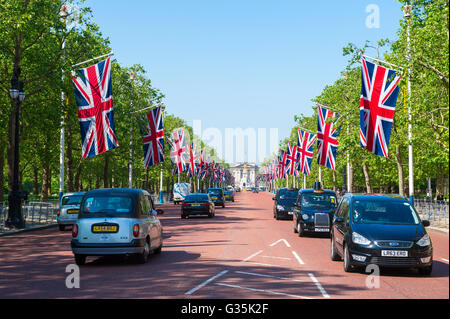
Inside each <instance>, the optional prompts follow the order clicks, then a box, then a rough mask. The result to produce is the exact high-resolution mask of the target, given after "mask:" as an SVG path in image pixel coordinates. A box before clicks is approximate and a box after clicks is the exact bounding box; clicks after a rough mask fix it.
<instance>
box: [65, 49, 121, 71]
mask: <svg viewBox="0 0 450 319" xmlns="http://www.w3.org/2000/svg"><path fill="white" fill-rule="evenodd" d="M111 55H114V53H113V51H111V52H109V53H107V54H104V55H100V56H98V57H95V58H92V59H89V60H86V61H83V62H80V63H77V64H73V65H72V68H75V67H77V66H79V65H82V64H85V63H89V62H92V61H95V60H98V59H101V58H105V57H109V56H111Z"/></svg>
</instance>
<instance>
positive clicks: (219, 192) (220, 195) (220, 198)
mask: <svg viewBox="0 0 450 319" xmlns="http://www.w3.org/2000/svg"><path fill="white" fill-rule="evenodd" d="M208 194H209V196H210V197H211V199H212V201H213V202H214V205H216V206H222V207H223V208H225V193H224V191H223V189H222V188H210V189H208Z"/></svg>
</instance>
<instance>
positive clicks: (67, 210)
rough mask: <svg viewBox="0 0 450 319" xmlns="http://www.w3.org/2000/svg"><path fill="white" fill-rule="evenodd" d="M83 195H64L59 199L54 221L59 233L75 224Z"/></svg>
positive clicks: (82, 193)
mask: <svg viewBox="0 0 450 319" xmlns="http://www.w3.org/2000/svg"><path fill="white" fill-rule="evenodd" d="M85 193H86V192H77V193H66V194H64V195H63V196H62V197H61V201H60V202H59V208H58V211H57V213H56V221H57V223H58V226H59V230H60V231H64V230H65V229H66V226H72V225H73V224H75V223H76V222H77V219H78V212H79V211H80V203H81V199H82V198H83V195H84V194H85Z"/></svg>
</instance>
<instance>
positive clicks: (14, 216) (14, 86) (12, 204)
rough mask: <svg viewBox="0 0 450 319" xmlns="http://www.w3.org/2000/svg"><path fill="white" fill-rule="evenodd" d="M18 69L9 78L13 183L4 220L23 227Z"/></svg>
mask: <svg viewBox="0 0 450 319" xmlns="http://www.w3.org/2000/svg"><path fill="white" fill-rule="evenodd" d="M19 75H20V69H17V70H16V72H15V77H14V78H13V79H12V80H11V89H10V90H9V95H10V96H11V99H12V100H13V102H14V103H15V110H14V122H15V123H14V138H13V148H14V149H13V183H12V190H11V192H9V194H8V205H9V209H8V219H7V220H6V222H5V225H6V226H7V227H16V228H25V220H24V219H23V216H22V202H21V201H22V198H23V197H24V196H23V194H22V193H21V192H20V191H19V112H20V104H21V103H22V101H23V100H24V99H25V92H24V91H23V86H24V84H23V82H22V81H19V80H18V77H19Z"/></svg>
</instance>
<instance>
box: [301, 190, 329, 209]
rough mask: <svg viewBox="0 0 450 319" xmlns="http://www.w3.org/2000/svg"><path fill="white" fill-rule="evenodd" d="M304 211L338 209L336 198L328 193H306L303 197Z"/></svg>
mask: <svg viewBox="0 0 450 319" xmlns="http://www.w3.org/2000/svg"><path fill="white" fill-rule="evenodd" d="M301 206H302V209H314V210H330V209H334V208H335V207H336V196H335V195H333V194H327V193H304V194H302V196H301Z"/></svg>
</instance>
